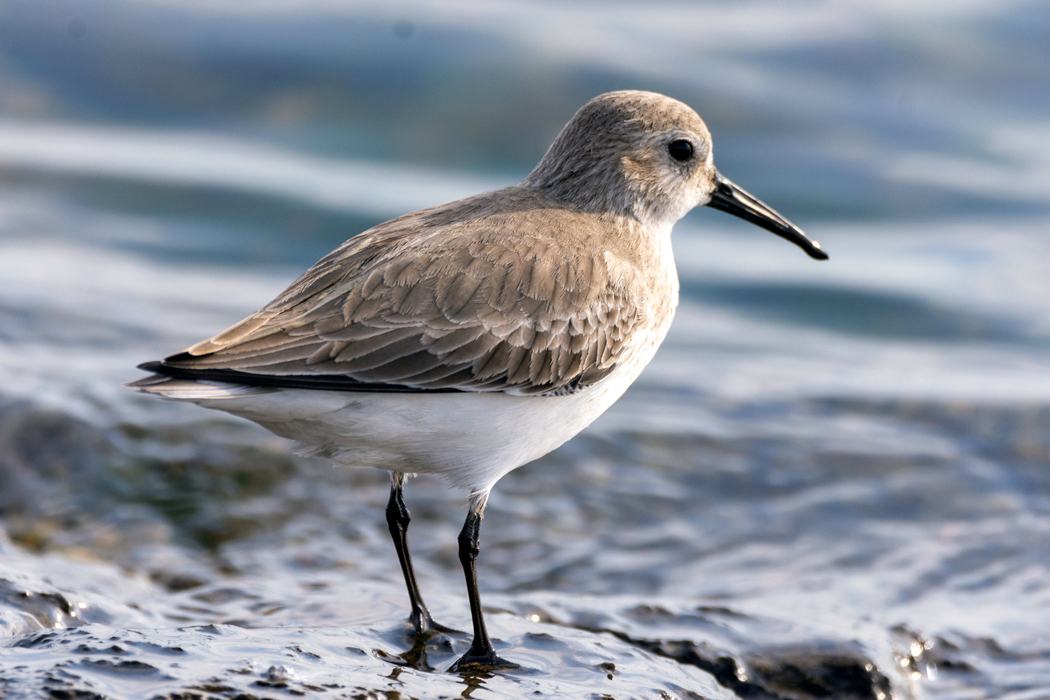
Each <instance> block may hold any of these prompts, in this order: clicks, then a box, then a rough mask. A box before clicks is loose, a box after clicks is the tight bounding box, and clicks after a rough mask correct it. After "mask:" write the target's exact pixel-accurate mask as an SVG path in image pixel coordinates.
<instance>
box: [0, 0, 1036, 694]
mask: <svg viewBox="0 0 1050 700" xmlns="http://www.w3.org/2000/svg"><path fill="white" fill-rule="evenodd" d="M1048 86H1050V6H1048V5H1047V4H1045V3H1039V2H1011V1H1008V0H958V1H956V2H949V1H943V2H912V3H908V2H875V1H874V0H851V1H847V2H834V3H833V2H830V1H824V2H820V1H817V0H814V1H812V2H790V3H784V2H773V1H772V0H755V1H751V2H741V3H732V4H729V3H716V2H651V3H630V2H616V3H592V2H578V3H554V2H550V3H547V2H533V1H525V0H505V1H502V2H495V3H476V2H450V3H444V4H443V5H442V6H440V7H439V6H435V5H434V4H431V3H425V2H383V3H380V2H375V3H368V2H336V1H335V0H256V1H254V2H249V1H248V0H90V1H86V0H46V1H45V2H40V1H37V0H3V1H2V2H0V533H3V537H2V539H0V629H2V630H3V632H4V637H3V638H2V639H0V688H4V689H6V691H7V692H10V693H14V694H15V695H13V696H20V697H37V696H39V697H58V696H62V697H74V696H75V697H84V698H88V697H96V696H98V697H101V696H103V695H107V696H110V697H143V698H155V697H176V696H177V694H178V693H180V692H182V693H190V692H193V693H197V695H196V697H232V696H234V695H236V694H238V693H245V692H250V693H254V694H256V695H262V696H266V693H271V694H276V695H280V694H281V693H286V692H290V691H294V692H296V693H303V694H307V695H319V696H321V695H323V696H326V697H343V696H355V697H356V696H360V697H366V696H367V697H395V696H394V695H390V693H395V692H396V693H401V695H399V696H398V697H427V696H432V695H433V694H434V693H438V692H440V693H442V694H445V695H457V694H461V693H462V694H464V695H465V696H470V697H475V698H482V697H508V696H511V697H514V696H525V695H529V696H536V695H542V696H548V697H567V696H579V697H582V696H584V695H585V694H588V693H590V694H595V693H596V694H597V695H594V697H598V696H609V697H614V696H630V697H652V696H655V695H656V694H657V693H658V692H663V693H665V697H783V698H803V697H828V696H832V697H859V698H860V697H862V698H868V697H871V698H879V699H880V700H881V699H882V698H886V697H890V696H892V697H913V696H917V697H938V698H942V697H943V698H976V697H1010V698H1035V697H1044V696H1045V692H1046V690H1045V689H1046V688H1047V687H1050V633H1048V630H1050V540H1048V534H1050V473H1048V471H1047V467H1048V466H1050V465H1048V462H1050V232H1048V224H1050V118H1048V116H1050V87H1048ZM628 88H631V89H645V90H653V91H658V92H663V93H666V94H668V95H671V96H672V97H675V98H677V99H680V100H682V101H684V102H686V103H687V104H689V105H691V106H692V107H694V108H695V109H696V110H697V111H698V112H699V113H700V115H701V116H702V117H703V118H704V119H705V121H706V122H707V124H708V126H709V128H710V130H711V132H712V134H713V139H714V144H715V155H716V162H717V164H718V166H719V169H720V171H721V172H722V173H724V174H725V175H726V176H727V177H729V178H731V179H733V180H734V181H735V182H737V183H739V184H740V185H741V186H743V187H745V188H746V189H748V190H749V191H751V192H753V193H754V194H755V195H757V196H758V197H760V198H761V199H762V200H764V201H765V202H767V203H768V204H770V205H771V206H773V207H774V208H776V209H777V210H778V211H780V212H781V213H782V214H784V215H785V216H786V217H787V218H789V219H791V220H792V221H793V222H795V223H796V224H798V225H799V226H800V227H801V228H803V229H804V230H806V231H807V233H808V234H809V235H810V236H811V237H813V238H815V239H818V240H819V241H820V242H821V243H822V245H823V246H824V248H825V249H826V250H827V251H828V252H829V254H830V256H831V259H830V261H828V262H826V263H819V264H818V263H816V262H814V261H812V260H809V259H808V258H806V257H805V256H804V255H803V254H802V253H801V252H800V251H799V250H797V249H796V248H794V247H793V246H790V245H788V244H786V243H785V242H784V241H782V240H780V239H778V238H776V237H774V236H771V235H769V234H768V233H766V232H764V231H762V230H760V229H757V228H754V227H751V226H748V225H747V224H745V223H743V222H741V221H739V220H737V219H734V218H732V217H728V216H725V215H724V214H721V213H719V212H716V211H712V210H707V209H704V208H701V209H700V210H697V211H694V212H692V213H691V214H689V215H688V216H687V217H686V218H685V219H684V220H683V221H682V222H680V223H679V224H678V226H677V227H676V229H675V239H674V242H675V250H676V257H677V260H678V265H679V274H680V277H681V281H682V300H681V306H680V308H679V312H678V316H677V318H676V320H675V326H674V328H673V330H672V332H671V335H670V336H669V338H668V340H667V342H666V343H665V345H664V347H663V348H662V349H661V351H660V353H659V355H658V356H657V358H656V360H655V361H654V362H653V364H652V365H651V366H650V368H649V369H647V371H646V372H645V374H643V376H642V378H641V379H640V380H639V381H638V383H637V384H636V386H635V387H633V388H632V389H631V390H630V391H629V392H628V394H627V395H626V396H625V397H624V398H623V399H622V400H621V401H620V402H619V403H618V404H617V405H616V406H615V407H614V408H613V409H612V410H611V411H610V412H609V413H608V414H607V415H606V416H604V417H603V418H602V419H600V420H599V421H598V422H597V423H596V424H595V425H594V426H593V427H592V428H591V429H589V430H588V431H586V432H585V433H584V434H583V435H581V436H580V437H578V438H577V439H575V440H573V441H572V442H571V443H569V444H568V445H566V446H565V447H563V448H562V449H560V450H558V451H557V452H555V453H553V454H552V455H549V456H548V457H546V458H544V459H542V460H540V461H539V462H537V463H535V464H533V465H530V466H528V467H526V468H523V469H520V470H518V471H516V472H514V473H512V474H511V475H509V476H508V477H507V478H505V479H504V480H503V482H501V484H500V485H499V486H497V488H496V489H495V491H494V493H493V497H492V500H491V501H490V507H489V510H488V513H487V517H486V520H485V528H484V532H483V534H482V537H483V540H484V546H483V548H482V558H481V560H480V569H481V573H480V577H481V585H482V592H483V595H484V600H485V602H486V605H488V606H491V607H490V608H489V610H490V622H489V624H490V627H491V631H492V633H493V635H494V636H495V637H496V638H498V639H499V640H501V641H500V653H501V654H503V655H504V656H506V657H507V658H511V659H513V660H516V661H519V662H521V663H523V664H524V665H525V666H527V668H528V669H529V670H528V671H526V672H521V673H517V674H504V675H499V676H494V677H490V678H474V679H461V678H459V677H458V676H451V675H449V674H444V673H436V672H434V669H438V670H440V669H442V668H445V667H447V665H448V664H449V663H451V661H452V660H453V659H454V658H455V657H456V655H457V653H461V652H462V651H463V650H464V649H465V646H466V644H467V643H469V638H468V637H466V636H463V635H458V636H457V635H449V636H441V637H440V639H437V640H436V641H432V643H430V644H428V645H427V646H426V647H425V648H423V649H420V648H419V647H418V646H417V647H413V645H412V642H411V640H410V639H409V638H408V637H407V636H406V634H405V630H404V628H403V627H402V625H401V621H402V619H403V618H404V616H405V615H407V598H406V596H405V594H404V591H403V585H402V583H401V577H400V572H399V570H398V567H397V563H396V558H395V556H394V552H393V548H392V547H391V546H390V543H389V540H388V537H387V534H386V531H385V523H384V522H383V517H382V509H383V505H384V503H385V499H386V492H387V477H386V475H385V473H379V472H372V471H370V470H337V469H332V468H331V467H330V466H329V465H326V464H321V463H316V462H311V461H308V460H303V459H300V458H297V457H295V456H293V455H292V454H291V452H290V450H289V447H288V444H287V443H285V442H283V441H281V440H279V439H277V438H275V437H272V436H270V435H269V434H267V433H265V432H264V431H262V430H261V429H259V428H257V427H254V426H252V425H250V424H248V423H246V422H243V421H238V420H236V419H233V418H230V417H227V416H225V415H219V414H212V413H210V412H208V411H205V410H204V409H200V408H197V407H194V406H183V405H173V404H168V403H164V402H161V401H158V400H155V399H152V398H148V397H142V396H138V395H136V394H135V393H134V392H132V391H131V390H128V389H125V388H122V387H121V386H120V384H121V383H122V382H127V381H131V380H134V379H136V378H137V377H139V376H141V375H140V373H139V372H137V371H136V370H135V369H134V367H135V365H136V364H138V363H140V362H143V361H147V360H153V359H158V358H160V357H163V356H165V355H167V354H170V353H172V352H175V351H177V350H180V349H182V348H184V347H186V346H188V345H190V344H191V343H193V342H195V341H197V340H200V339H201V338H204V337H207V336H209V335H212V334H213V333H216V332H218V331H220V330H222V329H224V328H225V327H227V326H229V325H231V324H232V323H234V322H236V321H238V320H240V319H241V318H243V317H244V316H246V315H247V314H248V313H250V312H252V311H254V310H255V309H256V308H258V307H259V306H261V305H262V304H264V303H265V302H266V301H268V300H269V299H270V298H272V297H273V296H274V295H276V294H277V293H278V292H279V291H281V290H282V289H283V288H284V287H285V286H286V285H287V284H288V283H290V282H291V281H292V280H293V279H294V278H295V277H297V276H298V274H299V273H300V272H302V271H303V270H304V269H305V268H306V267H308V266H309V265H310V264H312V263H313V262H315V261H316V260H317V259H318V258H320V257H321V256H322V255H324V254H325V253H326V252H328V251H329V250H330V249H332V248H334V247H335V246H336V245H338V244H339V243H341V242H342V241H343V240H345V239H346V238H348V237H350V236H352V235H354V234H356V233H358V232H360V231H362V230H364V229H366V228H368V227H370V226H372V225H375V224H377V223H379V222H381V221H383V220H385V219H388V218H391V217H393V216H397V215H399V214H402V213H405V212H407V211H409V210H412V209H416V208H420V207H424V206H429V205H434V204H439V203H442V202H445V201H449V200H452V199H456V198H459V197H462V196H466V195H470V194H474V193H477V192H481V191H484V190H487V189H494V188H497V187H502V186H506V185H510V184H514V183H516V182H517V181H519V180H520V179H521V178H522V177H524V176H525V175H526V174H527V173H528V172H529V171H530V170H531V168H532V167H533V166H534V165H535V164H536V162H537V161H538V160H539V158H540V157H541V156H542V155H543V153H544V151H545V149H546V148H547V146H548V145H549V144H550V142H551V141H552V139H553V138H554V136H555V135H556V134H557V133H558V131H559V129H560V128H561V127H562V125H564V123H565V122H566V121H568V119H569V118H570V117H571V116H572V114H573V113H574V112H575V110H576V109H578V108H579V107H580V106H581V105H582V104H583V103H584V102H586V101H587V100H588V99H590V98H591V97H593V96H594V95H597V94H599V93H601V92H605V91H608V90H616V89H628ZM406 499H407V501H408V504H409V507H410V508H411V509H412V510H413V514H414V517H415V519H414V521H413V523H414V524H413V528H412V530H411V537H412V544H413V548H414V551H415V553H416V557H415V558H416V566H417V570H418V571H419V574H420V577H421V579H422V586H423V590H424V594H425V595H426V597H427V600H428V602H429V604H430V607H431V609H432V610H433V611H434V612H435V615H436V616H437V617H438V618H439V620H440V621H442V622H444V623H445V624H448V625H452V626H458V627H459V628H461V629H466V628H468V627H469V623H468V611H467V605H466V596H465V592H464V590H463V587H462V583H461V572H460V571H459V564H458V561H457V559H456V549H455V548H456V533H457V532H458V530H459V527H460V524H461V522H462V517H463V507H464V499H463V495H462V494H458V493H455V492H452V491H448V490H446V488H445V487H444V485H443V484H441V483H440V482H438V481H433V480H429V479H422V478H421V479H419V480H415V481H413V482H411V483H410V484H409V487H408V489H407V491H406ZM267 689H269V690H267ZM62 693H66V694H67V695H61V694H62ZM75 693H81V694H80V695H72V694H75ZM355 693H358V694H359V695H355ZM361 693H364V695H361ZM367 693H373V695H367ZM384 693H385V695H384ZM690 693H692V695H690ZM93 694H94V695H93ZM178 697H189V696H178Z"/></svg>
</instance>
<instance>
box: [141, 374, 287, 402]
mask: <svg viewBox="0 0 1050 700" xmlns="http://www.w3.org/2000/svg"><path fill="white" fill-rule="evenodd" d="M124 386H127V387H131V388H132V389H138V390H139V391H141V392H143V393H146V394H156V395H157V396H162V397H164V398H166V399H176V400H181V401H196V400H201V399H236V398H241V397H244V396H256V395H258V394H269V393H272V392H274V391H277V389H275V388H274V387H268V386H250V385H248V384H234V383H232V382H219V381H214V380H210V379H179V378H177V377H169V376H167V375H164V374H152V375H150V376H148V377H145V378H143V379H139V380H138V381H135V382H128V383H127V384H125V385H124Z"/></svg>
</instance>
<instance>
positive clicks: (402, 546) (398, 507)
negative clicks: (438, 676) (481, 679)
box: [386, 472, 454, 635]
mask: <svg viewBox="0 0 1050 700" xmlns="http://www.w3.org/2000/svg"><path fill="white" fill-rule="evenodd" d="M404 483H405V475H404V474H403V473H401V472H393V473H392V474H391V477H390V500H389V501H388V502H387V504H386V524H387V527H388V528H389V529H390V537H391V538H393V540H394V549H396V550H397V559H398V561H399V562H401V573H402V574H404V576H405V586H406V587H407V588H408V599H409V600H410V601H411V603H412V614H411V616H410V617H409V621H410V622H411V623H412V627H414V628H415V630H416V634H418V635H425V634H427V633H429V632H431V631H434V630H437V631H441V632H452V631H454V630H450V629H449V628H448V627H445V626H444V625H439V624H437V623H436V622H434V618H433V617H431V616H430V611H429V610H427V606H426V603H424V602H423V596H422V595H420V593H419V585H418V584H417V583H416V572H415V571H413V570H412V557H411V555H410V554H409V553H408V523H409V522H410V521H411V520H412V518H411V516H410V515H409V512H408V508H406V507H405V501H404V499H403V498H402V497H401V488H402V486H404Z"/></svg>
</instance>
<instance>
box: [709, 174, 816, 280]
mask: <svg viewBox="0 0 1050 700" xmlns="http://www.w3.org/2000/svg"><path fill="white" fill-rule="evenodd" d="M707 206H709V207H714V208H715V209H721V210H722V211H727V212H729V213H730V214H732V215H733V216H739V217H740V218H741V219H743V220H745V221H750V222H751V223H753V224H757V225H758V226H761V227H762V228H764V229H766V230H767V231H772V232H773V233H775V234H777V235H778V236H780V237H781V238H786V239H788V240H789V241H791V242H792V243H794V244H795V245H797V246H798V247H799V248H801V249H802V250H804V251H806V253H807V254H808V255H809V257H811V258H814V259H816V260H827V259H828V254H827V253H825V252H824V251H823V250H821V249H820V244H819V243H817V242H816V241H811V240H809V239H808V238H806V234H804V233H802V229H800V228H799V227H797V226H795V225H794V224H793V223H791V222H790V221H788V220H787V219H785V218H784V217H782V216H781V215H780V214H778V213H776V212H775V211H773V210H772V209H770V208H769V207H767V206H766V205H765V204H763V203H762V202H760V201H759V200H758V199H757V198H756V197H754V196H752V195H751V194H750V193H749V192H748V191H747V190H744V189H742V188H740V187H737V186H736V185H734V184H733V182H732V181H730V180H727V179H725V178H724V177H722V175H721V174H719V173H717V172H716V173H715V191H714V193H713V194H712V195H711V201H710V202H708V203H707Z"/></svg>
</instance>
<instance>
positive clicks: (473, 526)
mask: <svg viewBox="0 0 1050 700" xmlns="http://www.w3.org/2000/svg"><path fill="white" fill-rule="evenodd" d="M487 500H488V494H484V495H481V496H477V497H472V498H471V501H470V510H469V512H468V513H467V520H466V522H465V523H463V529H462V530H461V531H460V533H459V561H460V563H461V564H462V565H463V574H464V575H465V576H466V578H467V597H468V599H469V600H470V618H471V621H472V622H473V623H474V641H473V642H472V643H471V645H470V649H468V650H467V653H466V654H464V655H463V656H462V657H461V658H460V659H459V661H457V662H456V663H454V664H452V666H451V667H450V668H449V669H448V670H449V671H465V670H470V667H479V668H485V669H507V668H518V664H515V663H511V662H510V661H504V660H503V659H501V658H500V657H499V656H497V655H496V650H495V649H493V648H492V641H491V640H489V633H488V631H487V630H486V629H485V618H484V617H483V616H482V613H481V596H479V595H478V568H477V564H476V562H477V558H478V551H479V545H478V540H479V536H480V533H481V514H482V512H483V511H484V510H485V502H486V501H487Z"/></svg>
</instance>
